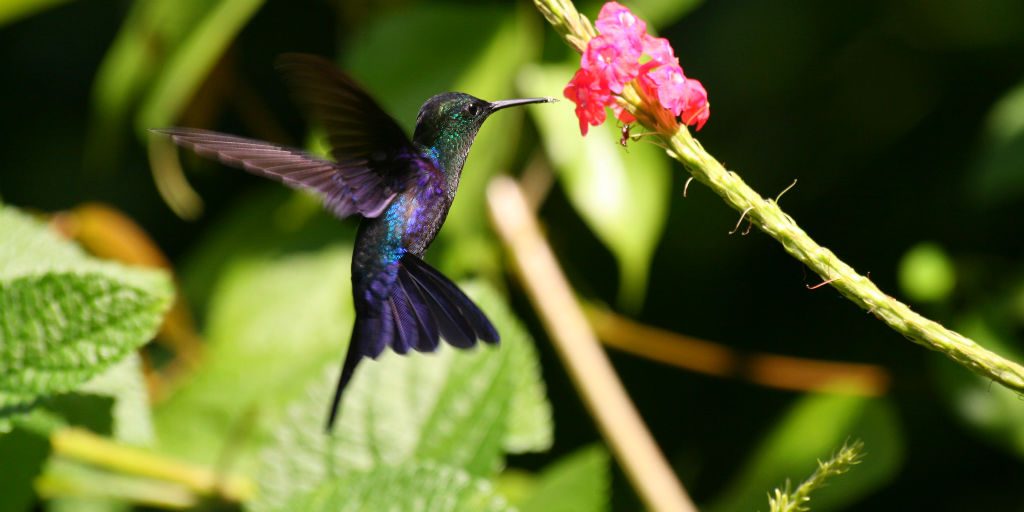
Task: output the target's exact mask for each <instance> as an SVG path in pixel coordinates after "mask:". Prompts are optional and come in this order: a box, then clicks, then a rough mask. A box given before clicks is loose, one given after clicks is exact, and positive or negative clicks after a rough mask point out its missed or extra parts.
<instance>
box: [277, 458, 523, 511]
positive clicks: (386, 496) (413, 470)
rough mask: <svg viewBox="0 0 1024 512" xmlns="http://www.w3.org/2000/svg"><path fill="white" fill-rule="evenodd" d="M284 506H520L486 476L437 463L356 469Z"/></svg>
mask: <svg viewBox="0 0 1024 512" xmlns="http://www.w3.org/2000/svg"><path fill="white" fill-rule="evenodd" d="M273 510H280V511H282V512H284V511H288V512H342V511H353V512H356V511H363V510H402V511H408V512H435V511H436V512H446V511H449V512H456V511H466V512H469V511H481V512H501V511H510V512H511V511H514V510H515V508H513V507H511V506H509V505H508V503H507V502H506V501H505V499H504V498H502V497H501V496H500V495H498V494H497V493H495V492H494V489H493V487H492V486H491V484H490V483H489V482H487V481H486V480H482V479H479V478H475V477H473V476H472V475H470V474H468V473H466V472H465V471H463V470H461V469H457V468H452V467H446V466H440V465H436V464H424V463H415V464H404V465H402V466H399V467H393V466H392V467H389V466H379V467H376V468H374V469H372V470H369V471H365V472H363V471H353V472H349V473H346V474H345V475H343V476H341V477H338V478H334V479H332V480H330V481H327V482H325V483H324V484H322V485H320V486H319V487H318V488H317V489H316V490H314V491H312V492H310V493H309V494H306V495H303V496H300V497H298V498H296V499H295V500H293V501H292V502H290V503H289V504H288V505H287V506H284V507H280V508H277V509H273Z"/></svg>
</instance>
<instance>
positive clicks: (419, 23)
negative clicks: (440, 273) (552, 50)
mask: <svg viewBox="0 0 1024 512" xmlns="http://www.w3.org/2000/svg"><path fill="white" fill-rule="evenodd" d="M539 28H541V27H540V26H539V24H538V20H537V18H536V12H535V11H533V10H532V9H518V10H517V11H515V12H513V10H512V9H509V8H507V7H496V6H490V5H473V4H464V5H454V4H445V3H441V4H433V5H417V6H414V7H411V8H410V9H402V10H400V11H396V12H395V13H394V14H391V15H387V16H384V17H382V18H380V19H379V20H378V21H377V22H376V23H374V24H372V25H371V26H370V27H368V28H367V29H366V31H365V32H363V33H361V34H360V35H358V36H357V37H355V38H353V40H352V42H351V45H350V48H351V51H350V53H349V54H348V55H347V56H346V58H345V62H346V67H347V68H349V69H350V70H351V71H352V73H353V74H354V75H356V76H357V77H359V78H360V80H361V81H362V82H363V83H365V84H366V86H367V88H368V89H369V90H370V91H372V93H373V95H374V97H376V98H378V99H379V100H380V101H381V102H382V104H384V105H385V106H386V107H387V110H388V111H389V112H391V113H392V114H393V115H395V116H396V118H397V119H399V120H400V122H401V123H402V124H403V125H404V126H405V127H406V129H407V130H409V132H410V133H411V131H412V128H413V126H414V122H415V119H416V113H417V112H418V111H419V108H420V105H421V104H422V103H423V102H424V101H426V99H427V98H429V97H431V96H433V95H435V94H438V93H441V92H444V91H463V92H466V93H469V94H472V95H474V96H477V97H480V98H484V99H488V100H498V99H505V98H510V97H512V96H514V95H515V90H514V89H513V85H514V83H515V76H516V74H517V73H518V72H519V69H520V68H521V67H522V66H523V65H524V64H525V63H526V62H529V61H530V60H532V59H534V58H536V57H537V56H538V55H539V52H540V46H539V45H538V44H537V42H538V41H539V40H540V39H541V35H542V32H541V31H540V30H539ZM423 34H430V37H423ZM396 51H400V52H401V53H402V58H401V59H394V58H390V56H391V55H394V54H395V52H396ZM403 76H414V77H416V79H415V80H398V79H396V77H403ZM546 95H550V93H549V94H546ZM522 122H523V112H522V111H521V110H520V109H508V110H505V111H502V112H500V113H498V114H495V115H494V116H492V117H491V118H490V119H488V120H487V122H486V123H484V126H483V128H482V129H481V130H480V133H479V134H478V135H477V137H476V140H475V142H474V143H473V148H472V150H471V151H470V154H469V157H468V158H467V160H466V165H465V167H464V168H463V172H462V178H461V183H460V185H459V195H458V199H457V200H456V201H455V203H454V204H453V205H452V209H451V212H450V214H449V215H448V219H447V221H446V222H445V228H444V231H443V232H442V234H441V238H440V240H439V242H440V243H439V244H437V245H436V246H435V247H436V248H435V250H434V251H433V253H434V255H435V256H440V257H438V258H437V260H438V261H441V262H443V270H445V271H446V273H449V275H456V276H457V275H459V274H462V273H464V272H466V271H470V270H472V271H477V272H479V271H480V270H494V269H496V268H497V265H498V261H499V258H498V252H497V250H496V248H495V246H494V244H493V243H491V239H490V237H489V235H488V233H489V230H488V227H487V219H486V216H483V215H480V212H482V211H484V210H485V208H484V200H485V195H484V188H485V187H486V184H487V182H488V181H489V180H490V178H491V177H492V176H494V174H495V173H498V172H501V171H503V170H508V168H509V166H510V165H511V163H512V162H511V161H512V158H513V157H514V156H515V154H516V152H517V150H518V149H519V147H518V135H519V134H520V132H521V131H522ZM451 240H455V241H457V242H454V243H449V241H451ZM467 247H472V250H466V248H467ZM470 255H471V256H470Z"/></svg>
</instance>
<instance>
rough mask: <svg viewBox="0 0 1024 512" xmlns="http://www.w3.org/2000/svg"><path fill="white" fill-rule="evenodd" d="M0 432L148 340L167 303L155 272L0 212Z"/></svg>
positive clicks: (167, 292) (162, 280)
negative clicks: (90, 252) (91, 252)
mask: <svg viewBox="0 0 1024 512" xmlns="http://www.w3.org/2000/svg"><path fill="white" fill-rule="evenodd" d="M0 240H3V241H4V243H3V245H0V312H2V313H0V315H2V316H0V430H3V429H4V427H5V426H6V427H9V423H8V421H7V420H8V419H9V417H10V415H11V414H14V413H16V412H18V411H23V410H26V409H28V408H31V407H32V406H33V404H34V403H35V402H37V401H38V400H39V399H41V398H43V397H45V396H48V395H53V394H57V393H64V392H68V391H71V390H74V389H75V388H76V387H77V386H78V385H79V384H81V383H83V382H85V381H86V380H88V379H89V378H91V377H93V376H95V375H98V374H99V373H101V372H102V371H104V370H106V369H107V368H110V367H111V366H112V365H113V364H114V363H116V362H117V361H120V360H121V359H123V358H124V357H125V355H127V354H129V353H131V352H132V351H134V350H135V349H136V348H138V347H139V346H141V345H142V344H144V343H145V342H147V341H149V340H150V339H151V338H152V337H153V335H154V334H155V333H156V330H157V328H158V327H159V325H160V322H161V320H162V318H163V314H164V312H165V311H166V310H167V308H168V307H169V306H170V303H171V298H172V287H171V283H170V279H168V277H167V275H166V274H165V273H163V272H161V271H156V270H146V269H141V268H131V267H126V266H123V265H119V264H114V263H109V262H101V261H98V260H95V259H93V258H90V257H88V256H86V255H85V254H84V253H82V252H81V250H79V249H78V248H77V247H76V246H74V245H73V244H71V243H69V242H67V241H64V240H61V239H60V238H58V237H57V236H56V235H55V234H54V233H52V232H51V231H50V230H49V228H48V227H47V226H46V225H45V224H43V223H41V222H38V221H36V220H33V219H31V218H30V217H28V216H26V215H24V214H21V213H19V212H17V211H15V210H14V209H12V208H9V207H4V208H2V209H0Z"/></svg>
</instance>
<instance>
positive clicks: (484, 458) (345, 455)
mask: <svg viewBox="0 0 1024 512" xmlns="http://www.w3.org/2000/svg"><path fill="white" fill-rule="evenodd" d="M466 290H467V292H469V293H470V295H471V296H472V297H473V298H474V300H475V301H477V303H478V304H479V305H480V307H481V308H482V309H483V310H484V311H485V312H487V313H488V315H489V316H490V317H491V319H492V320H493V321H494V323H495V326H496V327H497V329H498V331H499V332H501V333H502V344H501V346H500V347H487V346H483V347H477V348H476V349H474V350H471V351H457V350H455V349H452V348H451V347H448V346H443V347H441V349H439V350H438V352H437V353H434V354H410V355H407V356H404V357H403V356H399V355H396V354H394V353H391V352H386V353H385V354H383V355H382V356H381V357H380V358H379V359H378V360H377V361H373V362H366V363H363V365H362V366H361V367H360V368H359V370H358V371H357V372H356V375H355V378H354V379H353V381H352V384H351V385H350V387H349V389H348V391H346V396H345V399H344V400H343V402H342V406H341V412H340V420H339V422H338V424H337V425H336V426H335V430H334V432H333V434H332V435H330V436H328V435H325V433H324V431H323V426H324V419H325V417H326V412H327V406H328V404H329V403H330V399H331V396H332V394H333V392H334V384H335V381H336V379H337V375H338V371H339V368H338V365H337V364H336V363H333V362H331V363H330V364H328V365H327V367H326V368H325V369H324V370H323V373H322V377H321V378H319V379H317V380H316V381H314V382H312V383H311V385H310V386H309V388H308V389H307V390H306V392H305V393H304V395H302V396H301V397H300V398H298V399H297V400H296V401H295V402H294V403H293V404H292V405H291V406H290V407H289V408H288V411H287V414H286V416H285V417H284V418H282V420H281V421H280V422H279V424H278V425H277V428H276V429H275V430H274V432H273V436H274V439H273V442H272V444H271V445H270V446H268V448H267V449H266V450H265V451H264V452H263V453H262V454H261V455H260V457H259V458H260V461H261V462H262V469H261V470H260V471H259V472H258V482H259V484H260V491H261V492H260V496H259V497H258V498H257V500H256V501H255V502H253V503H251V506H250V509H251V510H254V511H267V510H276V509H278V508H279V507H281V506H282V505H283V504H284V503H287V502H288V500H290V499H292V497H293V496H296V495H298V494H302V493H304V492H308V491H310V490H312V489H313V488H314V487H315V486H316V485H317V483H318V482H321V481H324V480H325V479H328V478H334V477H337V476H339V475H343V474H344V472H345V471H350V470H371V469H373V468H376V467H379V466H381V465H400V464H406V463H410V462H411V461H433V462H437V463H440V464H444V465H447V466H452V467H457V468H461V469H464V470H466V471H468V472H469V473H471V474H476V475H489V474H492V473H493V472H494V471H495V470H497V469H498V468H499V466H500V464H501V460H502V453H503V451H504V449H507V448H508V447H510V446H511V447H512V448H515V449H516V450H517V451H522V450H524V449H535V448H541V447H546V446H547V444H548V443H550V436H551V432H550V418H549V417H548V416H549V415H550V411H549V408H550V406H549V405H548V404H547V402H546V400H544V398H543V393H542V392H539V390H538V388H540V389H543V388H542V387H540V386H541V384H540V383H539V379H540V377H539V375H538V374H537V369H536V361H528V360H529V359H531V358H532V356H531V355H528V356H526V357H524V356H520V355H517V353H519V352H523V351H524V349H526V347H527V346H528V345H529V343H530V341H529V339H528V338H527V337H525V334H521V335H517V331H518V332H519V333H523V331H522V330H521V328H519V327H517V326H514V325H513V326H509V324H508V323H507V321H508V319H510V317H509V316H507V314H506V313H503V312H502V311H500V309H501V306H500V305H498V304H497V302H496V301H497V300H498V299H497V294H495V293H494V292H493V291H489V290H486V289H484V288H483V287H479V286H471V287H466ZM495 313H497V314H495ZM527 362H529V363H532V364H525V363H527ZM523 379H533V380H536V381H538V382H537V383H535V384H533V385H531V386H526V385H524V384H523V382H522V381H523ZM531 388H532V389H533V391H529V390H530V389H531ZM524 389H525V390H527V392H525V393H524ZM517 394H521V395H522V396H516V395H517ZM513 408H515V411H516V414H518V415H522V416H524V417H525V418H527V419H522V418H517V419H516V420H510V417H509V414H510V411H511V410H512V409H513ZM531 416H532V417H534V419H529V418H530V417H531Z"/></svg>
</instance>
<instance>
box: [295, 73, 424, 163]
mask: <svg viewBox="0 0 1024 512" xmlns="http://www.w3.org/2000/svg"><path fill="white" fill-rule="evenodd" d="M277 69H278V70H279V71H281V73H282V74H283V75H284V78H285V81H286V82H287V83H288V85H289V87H290V88H291V90H292V93H293V95H294V96H295V99H296V101H298V102H299V103H300V104H302V105H303V106H304V107H305V108H306V110H307V112H308V114H309V115H310V117H312V118H313V121H314V122H316V123H318V124H320V125H321V126H322V127H323V128H324V130H325V131H326V132H327V142H328V146H329V147H330V148H331V155H332V156H333V157H334V159H335V160H337V161H338V162H346V161H348V160H359V161H361V162H364V164H363V165H368V166H369V167H370V168H372V169H374V170H375V171H377V173H378V174H380V175H381V176H383V177H385V178H391V179H394V180H395V181H397V182H402V181H404V180H405V179H406V178H407V177H408V175H409V172H410V170H411V171H413V172H415V171H416V169H410V166H409V165H408V159H409V158H410V156H411V155H416V154H418V152H417V151H416V150H415V148H414V147H413V145H412V142H411V141H410V140H409V137H408V135H406V134H405V131H404V130H402V128H401V127H400V126H399V125H398V123H397V122H396V121H395V120H394V118H392V117H391V116H389V115H388V114H387V113H386V112H384V109H382V108H381V107H380V105H378V104H377V102H376V101H374V100H373V98H372V97H371V96H370V95H369V94H367V93H366V91H365V90H364V89H363V88H362V87H360V86H359V84H357V83H356V82H355V80H353V79H352V77H350V76H348V75H347V74H345V73H343V72H342V71H341V70H339V69H338V68H337V66H335V65H334V64H333V63H332V62H331V61H329V60H327V59H325V58H323V57H318V56H316V55H307V54H301V53H286V54H284V55H281V56H280V57H278V59H277Z"/></svg>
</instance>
